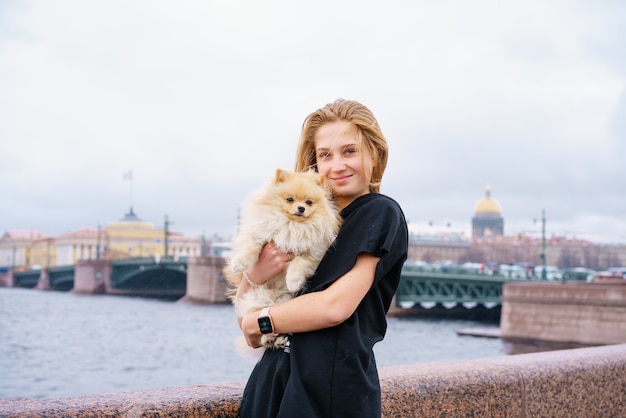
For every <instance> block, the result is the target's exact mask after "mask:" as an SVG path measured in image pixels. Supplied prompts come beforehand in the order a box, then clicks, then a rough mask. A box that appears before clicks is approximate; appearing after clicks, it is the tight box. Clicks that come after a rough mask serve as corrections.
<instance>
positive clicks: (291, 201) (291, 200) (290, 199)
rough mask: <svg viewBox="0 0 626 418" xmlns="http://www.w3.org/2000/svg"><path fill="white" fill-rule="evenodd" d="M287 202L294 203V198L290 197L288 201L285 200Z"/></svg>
mask: <svg viewBox="0 0 626 418" xmlns="http://www.w3.org/2000/svg"><path fill="white" fill-rule="evenodd" d="M285 200H286V201H287V202H289V203H293V197H288V198H287V199H285Z"/></svg>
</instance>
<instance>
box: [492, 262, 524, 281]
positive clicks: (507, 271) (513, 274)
mask: <svg viewBox="0 0 626 418" xmlns="http://www.w3.org/2000/svg"><path fill="white" fill-rule="evenodd" d="M498 271H499V273H498V274H500V275H501V276H504V277H506V278H507V279H525V278H526V269H525V268H524V267H522V266H516V265H515V264H500V266H499V267H498Z"/></svg>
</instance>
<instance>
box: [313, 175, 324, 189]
mask: <svg viewBox="0 0 626 418" xmlns="http://www.w3.org/2000/svg"><path fill="white" fill-rule="evenodd" d="M315 174H316V176H315V178H316V179H317V184H319V185H320V186H322V187H326V175H324V174H319V173H315Z"/></svg>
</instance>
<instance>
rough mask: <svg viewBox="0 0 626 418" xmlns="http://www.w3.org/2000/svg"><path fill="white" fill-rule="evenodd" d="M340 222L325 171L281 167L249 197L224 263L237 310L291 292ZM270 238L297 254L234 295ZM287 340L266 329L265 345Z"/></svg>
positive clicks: (319, 256)
mask: <svg viewBox="0 0 626 418" xmlns="http://www.w3.org/2000/svg"><path fill="white" fill-rule="evenodd" d="M340 225H341V218H340V217H339V215H338V213H337V211H336V209H335V206H334V203H333V201H332V200H331V191H330V188H329V187H328V186H327V184H326V180H325V177H324V176H323V175H321V174H319V173H316V172H315V171H312V170H311V171H308V172H302V173H296V172H292V171H285V170H282V169H277V170H276V174H275V176H274V178H273V179H272V180H271V181H270V182H269V183H268V184H267V185H266V186H265V187H263V188H262V189H261V190H260V191H258V192H257V193H255V194H252V195H251V196H249V197H248V200H247V202H246V205H245V206H244V211H243V214H242V217H241V219H240V222H239V227H238V231H237V234H236V236H235V238H234V239H233V242H232V253H231V256H230V258H229V259H228V260H227V261H226V266H225V268H224V276H225V277H226V279H227V281H228V282H229V283H230V285H231V288H230V290H229V297H230V299H231V300H232V301H233V304H234V305H235V311H236V312H237V315H239V316H243V315H245V314H246V313H248V312H251V311H254V310H257V309H262V308H265V307H269V306H273V305H275V304H277V303H280V302H284V301H286V300H289V299H291V298H293V297H294V296H295V294H296V292H298V291H299V290H300V289H302V288H303V286H304V284H305V283H306V280H307V278H309V277H311V276H312V275H313V273H314V272H315V269H316V268H317V266H318V264H319V263H320V261H322V258H323V257H324V254H325V253H326V250H327V249H328V248H329V247H330V245H332V243H333V241H334V240H335V237H336V236H337V233H338V232H339V227H340ZM269 242H273V243H274V245H275V246H276V248H277V249H279V250H280V251H282V252H284V253H291V254H293V259H292V260H291V261H290V262H289V264H288V266H287V268H286V269H285V271H284V272H283V273H280V274H279V275H277V276H275V277H273V278H271V279H270V280H268V281H267V282H266V283H264V284H262V285H258V286H255V287H254V288H253V289H250V291H248V292H246V293H245V294H244V295H240V296H239V297H235V295H236V293H237V288H238V287H239V284H240V283H241V281H242V278H243V273H244V272H245V271H247V270H248V268H250V266H252V265H253V264H254V263H255V262H256V261H257V260H258V258H259V254H260V253H261V250H262V249H263V246H264V245H265V244H267V243H269ZM242 340H243V338H240V340H239V341H238V342H237V345H238V346H239V348H240V351H244V350H245V349H244V348H243V347H242V344H243V345H246V344H245V341H243V342H242ZM285 342H286V338H285V337H284V336H278V337H273V336H271V335H263V337H262V344H263V347H262V348H263V349H264V348H266V347H284V344H285Z"/></svg>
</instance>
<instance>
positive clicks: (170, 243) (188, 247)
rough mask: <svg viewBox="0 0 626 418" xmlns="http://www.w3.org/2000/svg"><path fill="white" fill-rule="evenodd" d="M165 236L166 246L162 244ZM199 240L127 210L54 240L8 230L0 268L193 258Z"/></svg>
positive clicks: (200, 243) (198, 250)
mask: <svg viewBox="0 0 626 418" xmlns="http://www.w3.org/2000/svg"><path fill="white" fill-rule="evenodd" d="M166 236H167V243H166ZM202 246H203V240H202V238H201V237H189V236H185V235H183V234H180V233H177V232H173V231H170V230H169V228H167V226H164V227H163V228H157V227H155V226H154V224H153V223H151V222H146V221H143V220H141V219H140V218H139V217H138V216H137V215H136V214H135V213H134V211H133V209H132V208H131V209H130V211H129V212H128V213H127V214H125V215H124V217H123V218H122V219H120V220H118V221H113V222H110V223H109V224H108V225H106V226H104V227H101V228H100V227H99V228H95V229H93V228H92V229H89V228H87V229H81V230H78V231H73V232H68V233H65V234H61V235H59V236H56V237H46V236H44V235H43V234H42V233H41V232H39V231H14V230H9V231H7V232H5V233H4V235H3V236H2V238H1V239H0V267H11V268H17V269H31V268H39V267H55V266H65V265H73V264H76V263H77V262H78V260H94V259H111V260H117V259H124V258H134V257H157V258H159V257H164V256H165V254H166V251H167V256H168V257H173V258H175V259H177V258H181V257H197V256H200V255H201V253H202Z"/></svg>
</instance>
